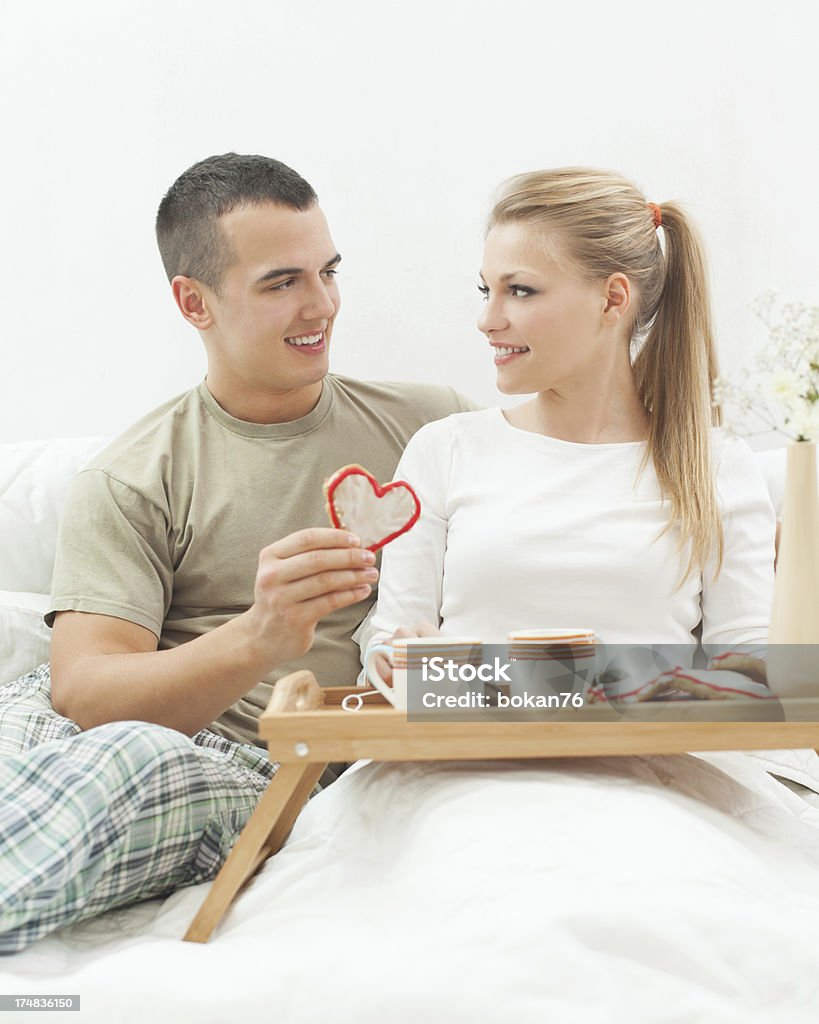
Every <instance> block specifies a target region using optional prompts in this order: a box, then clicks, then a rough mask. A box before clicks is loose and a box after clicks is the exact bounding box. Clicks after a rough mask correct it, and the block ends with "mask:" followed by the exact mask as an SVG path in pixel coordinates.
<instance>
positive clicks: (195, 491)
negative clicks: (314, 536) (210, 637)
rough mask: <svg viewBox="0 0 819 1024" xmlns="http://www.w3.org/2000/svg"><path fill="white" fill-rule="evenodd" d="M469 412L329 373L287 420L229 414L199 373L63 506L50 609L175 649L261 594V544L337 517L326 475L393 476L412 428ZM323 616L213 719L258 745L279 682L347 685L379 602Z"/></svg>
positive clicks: (417, 388) (454, 400) (94, 467)
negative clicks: (90, 617)
mask: <svg viewBox="0 0 819 1024" xmlns="http://www.w3.org/2000/svg"><path fill="white" fill-rule="evenodd" d="M470 408H474V406H473V405H472V403H470V402H469V401H467V400H466V399H464V398H462V397H461V396H460V395H458V394H457V392H455V391H454V390H452V389H451V388H447V387H440V386H433V385H424V384H410V383H370V382H363V381H357V380H351V379H349V378H345V377H339V376H335V375H329V376H327V377H326V378H325V380H324V386H323V388H322V392H321V397H320V399H319V401H318V404H317V405H316V407H315V408H314V409H313V410H312V411H311V412H310V413H308V414H307V415H306V416H304V417H302V418H301V419H298V420H294V421H292V422H290V423H276V424H258V423H248V422H245V421H244V420H238V419H235V418H234V417H233V416H230V415H229V414H228V413H227V412H225V410H224V409H222V408H221V406H219V405H218V403H217V402H216V400H215V399H214V398H213V396H212V395H211V394H210V392H209V391H208V388H207V384H206V382H205V381H203V382H202V383H201V384H200V385H199V386H198V387H196V388H193V389H192V390H190V391H188V392H186V393H185V394H183V395H181V396H179V397H177V398H174V399H172V400H171V401H170V402H167V403H166V404H165V405H163V406H161V407H160V408H159V409H156V410H155V411H154V412H152V413H150V414H149V415H147V416H146V417H144V418H143V419H141V420H140V421H139V422H138V423H136V424H134V425H133V426H132V427H131V428H129V429H128V430H127V431H126V432H125V433H124V434H123V435H121V436H120V437H119V438H118V439H117V440H115V441H114V442H113V443H112V444H111V445H109V446H108V447H107V448H106V449H105V450H104V451H102V452H101V453H100V454H99V455H97V456H96V458H95V459H94V460H93V461H92V462H91V463H90V465H89V466H87V467H86V468H85V469H84V470H83V471H82V472H81V473H80V474H79V475H78V476H77V478H76V479H75V480H74V482H73V484H72V486H71V489H70V491H69V495H68V499H67V503H66V507H65V510H64V512H63V516H62V520H61V525H60V534H59V540H58V544H57V558H56V563H55V568H54V578H53V582H52V593H51V604H50V607H49V611H48V613H47V615H46V621H47V623H48V624H49V625H51V624H53V621H54V615H55V613H56V612H58V611H65V610H74V611H81V612H96V613H98V614H102V615H113V616H116V617H117V618H122V619H127V620H128V621H129V622H135V623H137V624H138V625H140V626H144V627H146V628H147V629H150V630H151V631H152V632H153V633H154V634H155V635H156V636H157V637H158V639H159V649H160V650H165V649H168V648H172V647H176V646H177V645H179V644H182V643H185V642H186V641H188V640H193V639H194V638H195V637H198V636H201V635H202V634H203V633H207V632H209V631H210V630H212V629H215V628H216V627H217V626H220V625H222V624H223V623H225V622H227V621H228V620H229V619H231V618H232V617H233V616H235V615H238V614H240V613H241V612H243V611H245V610H246V609H247V608H249V607H250V605H251V604H252V602H253V586H254V581H255V577H256V569H257V566H258V557H259V552H260V551H261V550H262V548H264V547H266V546H267V545H268V544H272V543H273V542H274V541H276V540H279V539H280V538H281V537H284V536H286V535H287V534H289V533H293V532H294V531H296V530H301V529H304V528H306V527H310V526H329V525H330V524H329V520H328V518H327V512H326V508H325V499H324V493H323V488H322V484H323V481H324V480H325V479H326V477H328V476H330V475H331V474H332V473H333V472H335V470H337V469H338V468H339V467H340V466H343V465H346V464H347V463H350V462H357V463H360V464H361V465H362V466H364V467H365V468H366V469H368V470H369V471H370V472H371V473H372V474H373V475H374V476H375V477H376V478H377V479H379V480H389V479H391V477H392V475H393V473H394V471H395V467H396V465H397V463H398V459H399V458H400V456H401V453H402V451H403V449H404V447H405V445H406V443H407V441H408V440H409V439H410V437H412V435H413V434H414V433H415V432H416V431H417V430H418V429H420V427H422V426H423V425H424V424H425V423H428V422H429V421H430V420H436V419H441V418H442V417H444V416H448V415H449V414H450V413H454V412H463V411H465V410H467V409H470ZM375 597H376V594H375V592H373V594H371V595H370V597H369V598H368V599H367V600H366V601H361V602H359V603H358V604H355V605H352V606H351V607H349V608H342V609H340V610H338V611H336V612H333V613H332V614H330V615H328V616H327V617H326V618H324V619H322V621H321V622H320V623H319V628H318V629H317V631H316V638H315V642H314V644H313V647H312V649H311V650H310V651H309V652H308V653H307V654H306V655H305V656H304V657H303V658H300V659H299V661H298V663H297V664H293V663H290V664H283V665H280V666H279V667H278V668H277V669H276V671H275V672H273V673H271V674H270V675H269V676H267V677H266V678H265V679H264V680H261V681H260V682H259V683H258V685H256V686H255V687H254V688H253V689H252V690H250V691H249V692H248V693H247V694H245V696H244V697H243V698H241V700H239V701H238V702H237V703H236V704H234V705H233V706H232V707H231V708H229V709H228V710H227V711H225V713H224V714H223V715H221V716H220V717H219V719H218V720H217V721H216V722H215V723H213V725H212V726H211V728H212V729H213V730H214V731H215V732H218V733H220V734H221V735H223V736H227V737H228V738H230V739H234V740H239V741H242V742H250V743H255V742H258V739H257V723H256V719H257V717H258V715H259V714H260V713H261V711H263V710H264V708H265V707H266V706H267V702H268V700H269V698H270V694H271V687H272V684H273V683H274V682H275V680H276V679H278V678H279V677H281V676H283V675H286V674H287V673H288V672H292V671H294V670H295V669H297V668H309V669H310V670H311V671H312V672H314V673H315V675H316V678H317V679H318V681H319V682H320V683H321V684H322V685H323V686H342V685H349V686H351V685H353V684H354V683H355V679H356V676H357V675H358V672H359V670H360V664H359V656H358V649H357V647H356V646H355V644H354V643H353V642H352V641H351V639H350V637H351V635H352V633H353V632H354V631H355V629H356V627H357V626H358V625H359V623H360V622H361V620H362V619H363V618H364V617H365V615H366V614H367V612H368V611H369V609H370V607H371V605H372V604H373V603H374V601H375Z"/></svg>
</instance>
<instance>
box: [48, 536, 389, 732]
mask: <svg viewBox="0 0 819 1024" xmlns="http://www.w3.org/2000/svg"><path fill="white" fill-rule="evenodd" d="M374 561H375V559H374V556H373V555H372V553H371V552H369V551H366V550H362V549H361V547H360V544H359V541H358V538H357V537H353V536H352V535H351V534H348V533H346V532H344V531H342V530H331V529H311V530H301V531H299V532H298V533H293V534H290V536H288V537H284V538H282V539H281V540H279V541H277V542H276V543H275V544H271V545H270V546H268V547H266V548H264V550H263V551H262V552H261V554H260V555H259V567H258V571H257V574H256V581H255V586H254V600H253V604H252V605H251V607H250V608H249V609H248V610H247V611H246V612H243V613H242V614H240V615H237V616H236V618H234V619H231V620H230V621H229V622H226V623H225V624H224V625H222V626H220V627H218V628H217V629H214V630H213V631H212V632H210V633H207V634H205V635H204V636H200V637H197V638H196V639H195V640H191V641H190V642H188V643H185V644H182V645H180V646H179V647H175V648H173V649H172V650H167V651H159V650H157V647H158V640H157V637H156V636H155V635H154V633H152V632H151V630H149V629H146V628H145V627H144V626H140V625H137V624H136V623H133V622H128V621H126V620H125V619H120V618H114V617H112V616H108V615H98V614H92V613H86V612H71V611H64V612H60V613H58V615H57V617H56V619H55V621H54V629H53V635H52V641H51V674H52V699H53V703H54V708H55V709H56V710H57V711H58V712H59V713H60V714H62V715H65V716H66V717H67V718H71V719H73V720H74V721H75V722H77V723H78V724H79V725H80V726H81V727H82V728H83V729H90V728H92V727H93V726H95V725H102V724H103V723H105V722H112V721H123V720H136V721H146V722H156V723H157V724H159V725H165V726H168V727H170V728H172V729H178V730H179V731H180V732H184V733H187V734H188V735H190V736H192V735H193V734H194V733H196V732H198V731H199V730H200V729H202V728H204V727H206V726H207V725H209V724H210V723H211V722H213V721H214V720H215V719H216V718H218V717H219V715H221V714H222V712H224V711H225V710H226V709H227V708H229V707H230V706H231V705H232V704H233V703H235V701H237V700H238V699H239V698H240V697H241V696H242V695H243V694H245V693H247V691H248V690H250V689H252V688H253V687H254V686H255V685H256V684H257V683H258V682H259V681H260V680H261V679H263V678H264V677H265V676H266V675H267V674H268V673H269V672H271V671H272V670H273V669H274V668H275V667H276V665H279V664H281V663H283V662H287V661H292V660H293V659H296V658H299V657H301V656H302V655H304V654H306V653H307V651H308V650H309V649H310V647H311V645H312V643H313V636H314V633H315V629H316V624H317V623H318V621H319V620H320V619H321V618H322V617H323V616H325V615H327V614H329V613H330V612H332V611H335V610H336V609H337V608H344V607H346V606H347V605H351V604H355V603H356V602H357V601H361V600H363V599H364V598H365V597H366V596H367V595H368V594H369V593H370V590H371V589H372V584H373V583H374V582H375V580H376V578H377V575H378V574H377V571H376V570H375V568H374V566H373V562H374Z"/></svg>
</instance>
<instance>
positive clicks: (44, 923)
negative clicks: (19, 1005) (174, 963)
mask: <svg viewBox="0 0 819 1024" xmlns="http://www.w3.org/2000/svg"><path fill="white" fill-rule="evenodd" d="M276 768H277V765H275V764H273V763H271V762H270V761H269V760H268V759H267V758H266V757H265V756H264V753H263V752H262V751H261V750H259V749H257V748H256V747H253V746H250V745H249V744H239V743H232V742H231V741H230V740H226V739H224V738H223V737H221V736H217V735H215V734H214V733H211V732H208V730H206V729H205V730H203V731H202V732H200V733H197V735H196V736H194V737H193V738H192V739H191V738H189V737H187V736H185V735H183V734H182V733H179V732H176V731H174V730H173V729H167V728H165V727H164V726H160V725H153V724H150V723H146V722H112V723H109V724H107V725H101V726H98V727H96V728H94V729H89V730H88V731H87V732H82V731H81V730H80V728H79V726H78V725H77V724H76V723H75V722H72V721H71V720H70V719H67V718H63V717H61V716H60V715H58V714H57V713H56V711H54V709H53V708H52V706H51V679H50V672H49V665H48V664H47V663H46V664H43V665H40V666H39V668H37V669H35V670H34V671H33V672H30V673H29V674H28V675H26V676H23V677H22V678H20V679H18V680H16V681H15V682H13V683H9V684H8V685H7V686H4V687H2V688H0V953H14V952H17V951H19V950H21V949H23V948H24V947H25V946H27V945H28V944H29V943H31V942H33V941H34V940H36V939H39V938H41V937H42V936H44V935H46V934H48V933H49V932H52V931H54V930H55V929H57V928H60V927H62V926H64V925H67V924H71V923H73V922H76V921H80V920H82V919H84V918H87V917H92V916H94V915H96V914H100V913H102V912H103V911H105V910H109V909H112V908H114V907H121V906H124V905H125V904H129V903H135V902H137V901H139V900H146V899H151V898H155V897H158V896H164V895H167V894H169V893H171V892H173V891H174V890H176V889H179V888H181V887H182V886H186V885H195V884H197V883H199V882H205V881H208V880H209V879H212V878H213V877H214V876H215V875H216V873H217V871H218V870H219V868H220V867H221V865H222V863H223V861H224V859H225V858H226V856H227V854H228V853H229V851H230V848H231V846H232V845H233V843H234V841H235V840H236V838H237V837H238V835H239V833H240V832H241V830H242V828H243V827H244V824H245V822H246V821H247V819H248V818H249V817H250V815H251V814H252V812H253V810H254V808H255V807H256V804H257V802H258V800H259V798H260V797H261V795H262V793H263V792H264V790H265V788H266V787H267V784H268V782H269V781H270V779H271V778H272V776H273V775H274V773H275V771H276Z"/></svg>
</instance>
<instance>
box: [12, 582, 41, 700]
mask: <svg viewBox="0 0 819 1024" xmlns="http://www.w3.org/2000/svg"><path fill="white" fill-rule="evenodd" d="M48 602H49V596H48V594H24V593H17V592H11V591H7V590H0V652H2V653H0V686H4V685H5V684H6V683H10V682H12V681H13V680H15V679H18V678H19V677H20V676H22V675H25V673H26V672H30V671H31V670H32V669H33V668H36V667H37V666H38V665H39V664H40V663H41V662H43V661H48V653H49V645H50V642H51V630H50V629H49V628H48V626H46V624H45V622H44V621H43V615H44V614H45V611H46V609H47V608H48Z"/></svg>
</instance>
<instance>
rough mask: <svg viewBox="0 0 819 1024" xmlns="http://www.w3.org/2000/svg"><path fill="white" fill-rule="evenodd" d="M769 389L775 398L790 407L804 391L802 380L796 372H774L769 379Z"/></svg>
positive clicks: (783, 370)
mask: <svg viewBox="0 0 819 1024" xmlns="http://www.w3.org/2000/svg"><path fill="white" fill-rule="evenodd" d="M768 387H769V389H770V393H771V394H772V395H773V396H774V398H776V399H777V400H778V401H780V402H784V403H785V404H786V405H790V404H791V402H793V401H794V399H797V398H798V397H799V394H800V392H801V391H802V387H803V384H802V378H801V377H800V375H799V374H798V373H797V372H796V370H788V369H781V370H774V372H773V373H772V374H771V375H770V377H769V378H768Z"/></svg>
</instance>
